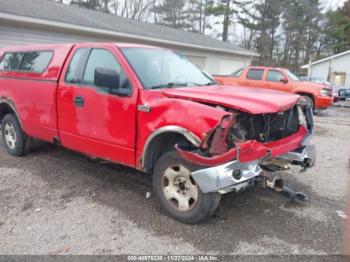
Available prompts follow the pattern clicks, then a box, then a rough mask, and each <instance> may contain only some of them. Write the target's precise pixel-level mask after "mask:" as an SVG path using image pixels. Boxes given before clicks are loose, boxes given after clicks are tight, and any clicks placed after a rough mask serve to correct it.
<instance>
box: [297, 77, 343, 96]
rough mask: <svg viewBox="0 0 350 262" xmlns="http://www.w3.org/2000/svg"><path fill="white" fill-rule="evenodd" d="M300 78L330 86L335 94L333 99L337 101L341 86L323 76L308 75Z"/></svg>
mask: <svg viewBox="0 0 350 262" xmlns="http://www.w3.org/2000/svg"><path fill="white" fill-rule="evenodd" d="M300 80H302V81H304V82H312V83H316V84H321V85H324V86H325V87H328V88H330V89H331V90H332V94H333V101H334V102H337V101H338V93H339V89H340V87H339V86H335V85H332V83H331V82H329V81H327V80H324V79H322V78H319V77H307V76H301V77H300Z"/></svg>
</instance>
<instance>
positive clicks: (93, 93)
mask: <svg viewBox="0 0 350 262" xmlns="http://www.w3.org/2000/svg"><path fill="white" fill-rule="evenodd" d="M310 112H311V108H310V106H309V104H308V103H307V101H305V100H304V99H302V98H301V97H300V96H299V95H295V94H288V93H281V92H273V91H264V90H256V89H255V90H254V89H252V90H250V89H246V88H236V89H232V88H231V87H228V86H221V85H217V84H216V83H215V82H213V81H212V78H211V77H210V76H208V75H207V74H205V73H203V72H202V71H201V70H200V69H199V68H197V67H196V66H195V65H193V64H192V63H191V62H190V61H189V60H188V59H187V58H186V57H184V56H181V55H179V54H177V53H175V52H173V51H171V50H168V49H164V48H159V47H154V46H145V45H138V44H117V43H79V44H62V45H35V46H24V47H11V48H4V49H0V120H1V123H2V138H3V141H4V145H5V148H6V150H7V152H8V153H9V154H11V155H13V156H23V155H25V154H27V153H28V152H30V148H31V143H32V141H33V139H40V140H43V141H47V142H51V143H55V144H58V145H61V146H63V147H65V148H68V149H71V150H74V151H77V152H80V153H83V154H85V155H88V156H90V157H93V158H100V159H104V160H107V161H111V162H114V163H119V164H123V165H126V166H130V167H133V168H135V169H138V170H140V171H143V172H146V173H149V174H152V179H153V187H154V192H155V195H156V196H157V197H158V199H159V201H160V203H161V205H162V207H163V208H164V209H165V210H166V211H167V213H168V214H169V215H171V216H172V217H174V218H176V219H178V220H180V221H182V222H185V223H198V222H200V221H202V220H204V219H206V218H209V217H210V216H212V215H213V214H214V212H215V209H216V208H217V206H218V205H219V202H220V198H221V195H222V194H225V193H228V192H232V191H235V192H239V191H242V190H244V189H246V188H247V187H249V186H252V185H253V184H254V181H256V180H257V179H258V178H259V177H261V176H262V175H263V170H269V167H271V165H272V163H273V165H274V169H276V165H277V167H278V163H280V168H281V169H282V167H285V165H286V163H289V164H294V165H300V166H302V167H303V168H309V167H312V166H313V165H314V163H315V158H314V147H313V146H312V145H310V138H311V136H312V130H313V120H312V113H310ZM270 169H271V168H270ZM277 169H278V168H277Z"/></svg>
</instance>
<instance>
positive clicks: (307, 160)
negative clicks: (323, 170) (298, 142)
mask: <svg viewBox="0 0 350 262" xmlns="http://www.w3.org/2000/svg"><path fill="white" fill-rule="evenodd" d="M277 159H279V160H284V161H288V162H291V163H292V164H293V163H294V164H297V165H298V164H299V165H307V167H313V166H314V165H315V164H316V147H315V146H314V145H308V146H305V147H303V148H301V149H299V150H297V151H293V152H288V153H287V154H284V155H281V156H279V157H278V158H277Z"/></svg>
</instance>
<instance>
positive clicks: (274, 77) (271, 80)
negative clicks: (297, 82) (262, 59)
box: [265, 69, 292, 92]
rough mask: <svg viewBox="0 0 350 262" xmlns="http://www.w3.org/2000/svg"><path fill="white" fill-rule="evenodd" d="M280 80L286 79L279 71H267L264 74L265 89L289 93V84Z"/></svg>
mask: <svg viewBox="0 0 350 262" xmlns="http://www.w3.org/2000/svg"><path fill="white" fill-rule="evenodd" d="M282 79H288V78H287V77H286V76H285V75H284V74H282V73H281V72H280V71H277V70H273V69H269V70H268V71H267V74H266V81H265V82H266V88H269V89H274V90H278V91H285V92H291V89H292V87H291V83H290V81H288V82H283V81H282Z"/></svg>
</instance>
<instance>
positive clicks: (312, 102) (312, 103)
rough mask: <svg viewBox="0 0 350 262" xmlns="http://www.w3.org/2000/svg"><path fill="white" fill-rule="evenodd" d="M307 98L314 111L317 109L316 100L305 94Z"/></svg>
mask: <svg viewBox="0 0 350 262" xmlns="http://www.w3.org/2000/svg"><path fill="white" fill-rule="evenodd" d="M303 97H304V98H305V100H306V101H307V102H308V103H309V105H310V107H311V108H312V110H313V111H315V103H314V100H313V99H312V98H311V97H309V96H305V95H304V96H303Z"/></svg>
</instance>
